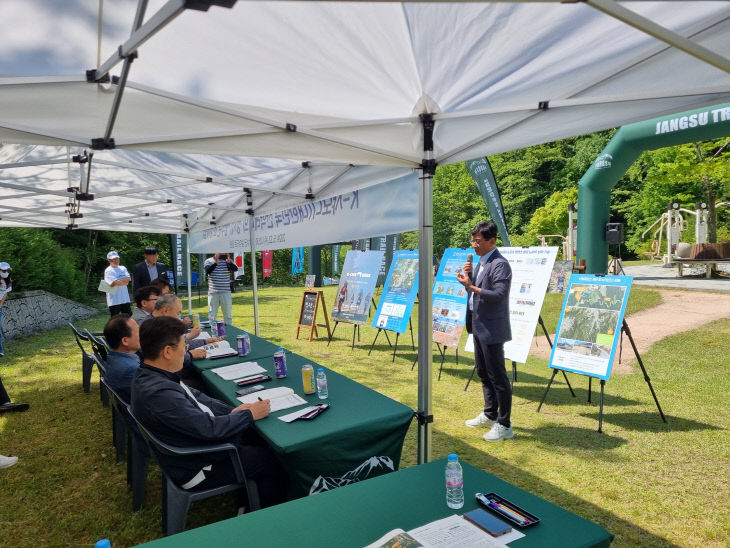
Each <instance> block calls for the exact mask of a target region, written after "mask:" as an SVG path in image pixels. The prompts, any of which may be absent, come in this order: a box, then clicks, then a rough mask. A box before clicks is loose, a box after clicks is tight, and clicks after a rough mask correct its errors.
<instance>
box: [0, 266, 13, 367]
mask: <svg viewBox="0 0 730 548" xmlns="http://www.w3.org/2000/svg"><path fill="white" fill-rule="evenodd" d="M12 271H13V269H12V268H10V265H9V264H8V263H6V262H5V261H3V262H1V263H0V328H2V325H3V305H4V304H5V300H6V299H7V298H8V293H10V292H11V291H12V289H13V280H12V279H11V278H10V273H11V272H12ZM3 356H5V351H4V350H3V335H2V329H0V357H3Z"/></svg>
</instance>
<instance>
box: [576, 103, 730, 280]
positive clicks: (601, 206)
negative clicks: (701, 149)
mask: <svg viewBox="0 0 730 548" xmlns="http://www.w3.org/2000/svg"><path fill="white" fill-rule="evenodd" d="M726 136H730V103H724V104H720V105H715V106H711V107H706V108H701V109H696V110H689V111H686V112H680V113H678V114H671V115H668V116H662V117H659V118H654V119H652V120H646V121H644V122H637V123H635V124H630V125H627V126H622V127H621V128H619V130H618V131H617V132H616V135H614V136H613V138H612V139H611V140H610V141H609V143H608V144H607V145H606V148H604V149H603V152H601V154H599V155H598V157H597V158H596V160H595V161H594V162H593V164H592V165H591V167H590V168H588V171H586V173H585V174H584V175H583V177H581V180H580V182H579V183H578V250H577V258H579V259H585V260H586V270H585V271H586V273H591V274H603V273H605V272H606V269H607V267H608V243H607V242H606V237H605V229H606V223H608V222H609V218H610V209H609V206H610V200H611V189H613V187H614V186H615V185H616V183H617V182H618V180H619V178H620V177H621V176H622V175H623V174H624V173H626V170H627V169H628V168H629V166H631V164H633V163H634V162H635V161H636V159H637V158H638V157H639V155H640V154H641V153H642V152H644V151H645V150H654V149H658V148H664V147H668V146H673V145H680V144H683V143H690V142H694V141H704V140H707V139H717V138H719V137H726Z"/></svg>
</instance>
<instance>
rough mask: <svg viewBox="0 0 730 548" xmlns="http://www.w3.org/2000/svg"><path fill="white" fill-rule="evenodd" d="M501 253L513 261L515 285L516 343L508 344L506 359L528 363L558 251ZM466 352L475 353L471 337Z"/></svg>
mask: <svg viewBox="0 0 730 548" xmlns="http://www.w3.org/2000/svg"><path fill="white" fill-rule="evenodd" d="M499 252H500V253H501V254H502V255H503V256H504V258H505V259H507V260H508V261H509V265H510V268H511V269H512V285H511V286H510V292H509V314H510V327H511V329H512V340H511V341H509V342H506V343H504V357H505V359H507V360H510V361H514V362H517V363H525V362H526V361H527V355H528V354H529V353H530V345H531V344H532V338H533V335H534V334H535V328H536V327H537V320H538V318H539V317H540V310H541V309H542V303H543V301H544V300H545V291H546V290H547V286H548V282H549V281H550V275H551V273H552V270H553V263H554V262H555V257H556V256H557V254H558V248H557V247H543V246H534V247H500V248H499ZM475 260H476V258H475ZM464 349H465V350H467V351H468V352H474V343H473V340H472V338H471V337H469V339H468V340H467V343H466V345H465V346H464Z"/></svg>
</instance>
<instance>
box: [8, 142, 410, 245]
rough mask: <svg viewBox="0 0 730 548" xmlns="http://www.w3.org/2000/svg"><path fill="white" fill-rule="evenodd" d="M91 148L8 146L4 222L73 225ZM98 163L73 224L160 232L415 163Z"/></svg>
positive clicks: (156, 158)
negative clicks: (77, 159) (81, 159)
mask: <svg viewBox="0 0 730 548" xmlns="http://www.w3.org/2000/svg"><path fill="white" fill-rule="evenodd" d="M83 152H84V151H83V150H82V149H78V148H67V147H44V146H30V145H2V146H0V226H51V227H56V228H65V227H66V226H67V225H68V224H69V223H71V222H72V221H71V220H70V219H69V215H68V213H67V211H68V210H69V207H68V205H67V204H68V203H69V202H70V201H71V200H73V197H74V195H75V192H69V191H68V188H69V187H81V186H82V182H81V181H82V179H81V170H84V173H85V174H86V173H87V166H88V164H79V163H74V162H73V161H72V160H73V156H74V155H80V154H83ZM91 164H92V170H91V176H90V179H89V189H88V190H89V192H90V193H91V194H93V195H94V199H93V200H91V201H83V202H80V213H82V214H83V217H81V218H78V219H75V220H74V221H73V222H74V223H75V224H76V225H77V226H78V227H79V228H89V229H96V230H121V231H134V232H156V233H177V232H182V231H183V230H185V228H189V229H190V230H192V231H195V230H203V229H209V228H211V226H215V225H216V224H222V223H230V222H234V221H239V220H241V219H243V218H246V217H247V216H248V215H247V213H246V210H248V209H250V210H251V211H253V212H255V213H256V214H257V215H264V214H267V213H270V212H273V211H276V210H281V209H284V208H288V207H292V206H296V205H301V204H306V203H311V202H313V201H315V200H319V199H323V198H327V197H329V196H333V195H337V194H342V193H344V192H352V191H356V190H361V189H365V188H368V187H370V186H374V185H379V184H381V183H384V182H387V181H390V180H392V179H396V178H398V177H402V176H403V175H405V174H408V173H410V172H411V171H412V170H411V169H407V168H398V167H379V166H351V165H343V164H316V163H311V164H308V165H306V166H303V165H302V163H301V162H296V161H294V160H283V159H263V158H241V157H235V156H209V155H199V154H198V155H184V154H167V153H162V152H143V151H132V150H106V151H96V152H94V153H93V157H92V159H91ZM245 189H247V190H248V191H249V193H250V200H249V199H248V196H247V192H246V190H245ZM414 192H415V191H414ZM249 201H250V203H249ZM44 223H47V224H45V225H44ZM333 237H335V239H336V236H333Z"/></svg>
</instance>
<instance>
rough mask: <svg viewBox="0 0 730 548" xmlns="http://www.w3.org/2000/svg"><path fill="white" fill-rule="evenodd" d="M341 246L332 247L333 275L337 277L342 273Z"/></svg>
mask: <svg viewBox="0 0 730 548" xmlns="http://www.w3.org/2000/svg"><path fill="white" fill-rule="evenodd" d="M340 247H341V246H340V244H334V245H333V246H332V248H331V249H332V275H333V276H337V274H339V273H340Z"/></svg>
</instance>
